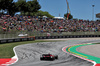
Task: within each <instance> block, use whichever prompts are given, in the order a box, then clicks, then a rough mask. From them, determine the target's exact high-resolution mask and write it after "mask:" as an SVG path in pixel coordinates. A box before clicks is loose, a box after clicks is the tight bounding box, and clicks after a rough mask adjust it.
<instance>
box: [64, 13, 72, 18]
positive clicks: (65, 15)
mask: <svg viewBox="0 0 100 66" xmlns="http://www.w3.org/2000/svg"><path fill="white" fill-rule="evenodd" d="M68 14H69V13H66V14H64V17H65V18H66V19H67V15H68ZM72 18H73V16H72V15H71V14H69V17H68V19H72Z"/></svg>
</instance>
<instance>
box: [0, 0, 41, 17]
mask: <svg viewBox="0 0 100 66" xmlns="http://www.w3.org/2000/svg"><path fill="white" fill-rule="evenodd" d="M40 8H41V6H40V5H39V3H38V1H37V0H33V1H28V2H25V1H23V0H19V1H18V2H16V3H15V2H13V0H0V10H1V9H3V10H7V12H8V13H9V14H10V15H12V16H13V15H14V14H15V13H16V12H22V11H23V12H29V13H30V12H37V11H38V10H39V9H40Z"/></svg>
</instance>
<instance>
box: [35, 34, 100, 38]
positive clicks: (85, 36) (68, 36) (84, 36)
mask: <svg viewBox="0 0 100 66" xmlns="http://www.w3.org/2000/svg"><path fill="white" fill-rule="evenodd" d="M87 37H100V35H67V36H36V37H35V39H57V38H87Z"/></svg>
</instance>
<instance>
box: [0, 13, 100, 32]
mask: <svg viewBox="0 0 100 66" xmlns="http://www.w3.org/2000/svg"><path fill="white" fill-rule="evenodd" d="M0 31H6V32H10V31H31V32H32V31H40V32H97V31H100V22H99V21H89V20H76V19H72V20H63V19H53V18H40V17H33V16H19V15H16V16H14V17H11V16H10V15H2V16H0Z"/></svg>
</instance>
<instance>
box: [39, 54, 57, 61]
mask: <svg viewBox="0 0 100 66" xmlns="http://www.w3.org/2000/svg"><path fill="white" fill-rule="evenodd" d="M55 59H58V55H52V54H42V55H41V57H40V60H55Z"/></svg>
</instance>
